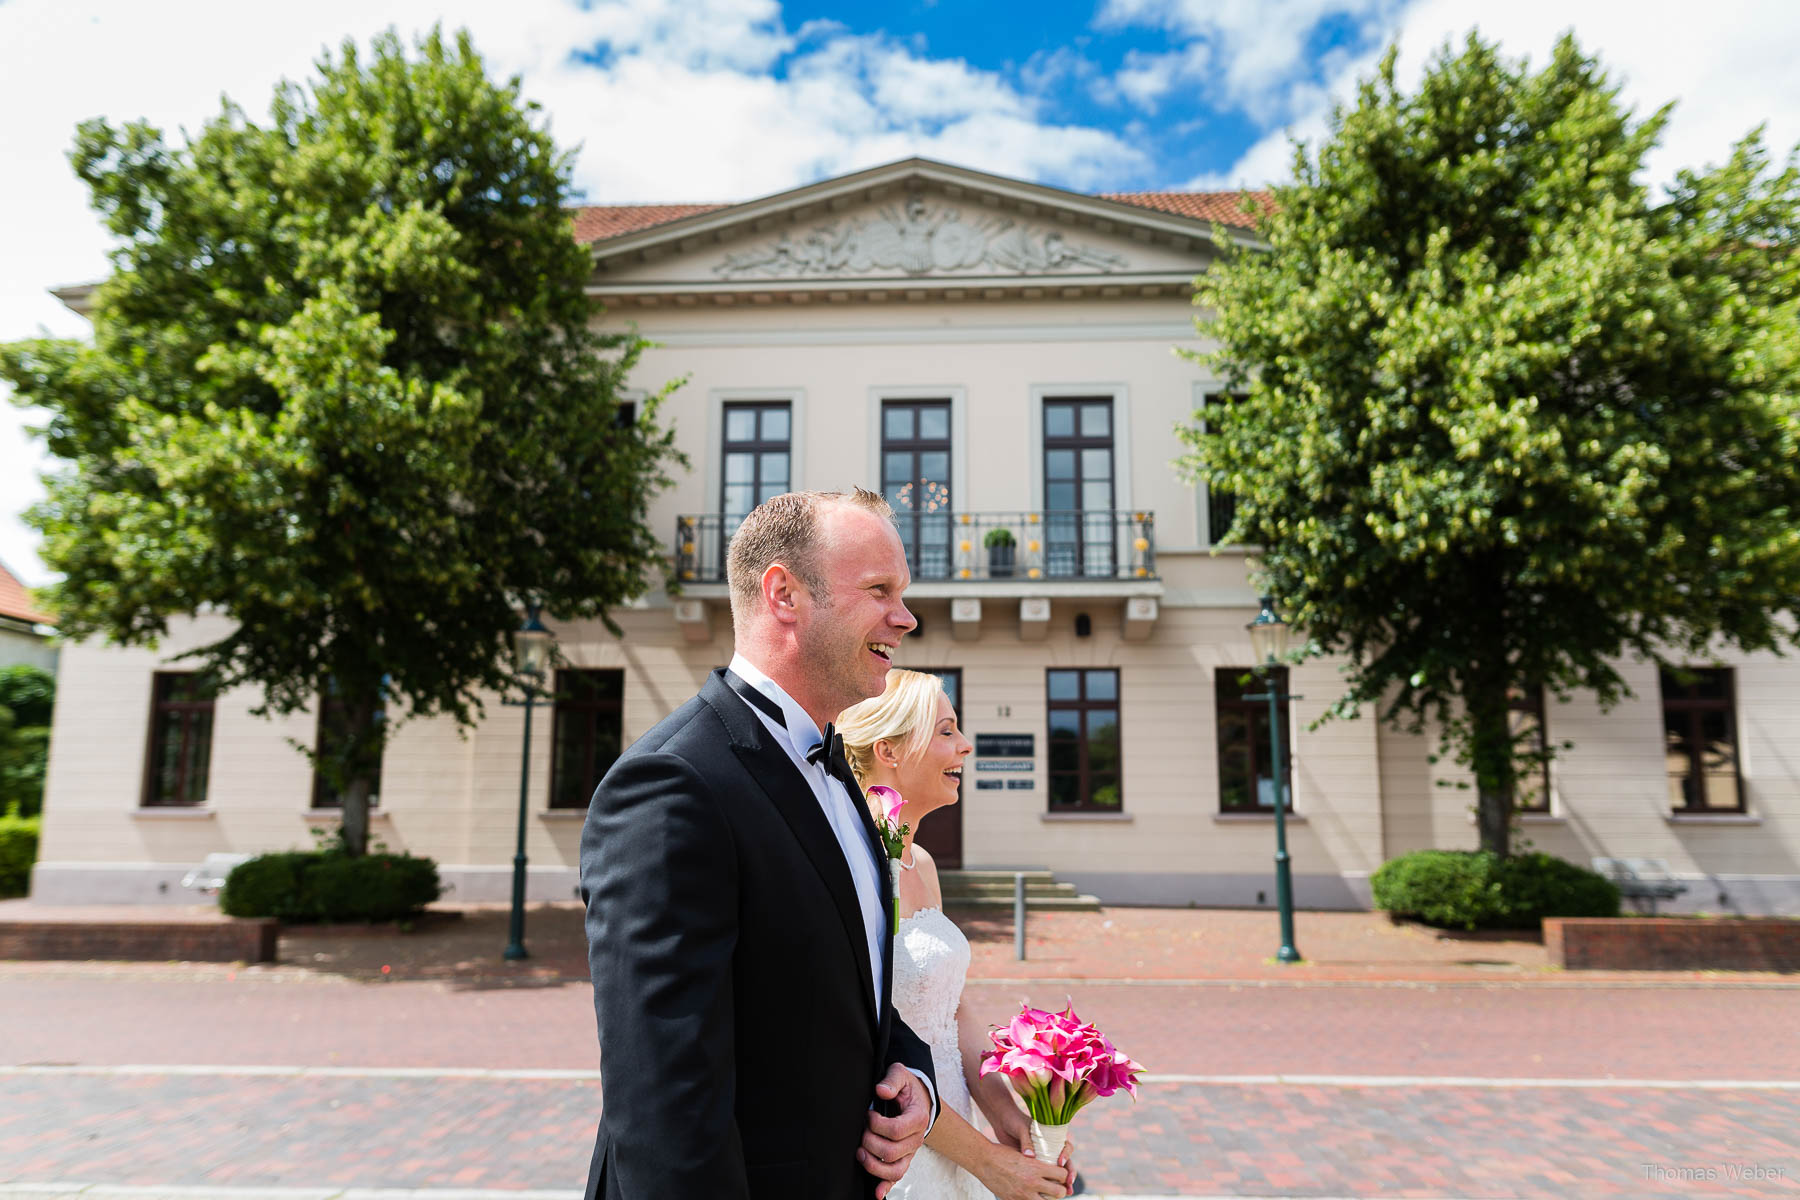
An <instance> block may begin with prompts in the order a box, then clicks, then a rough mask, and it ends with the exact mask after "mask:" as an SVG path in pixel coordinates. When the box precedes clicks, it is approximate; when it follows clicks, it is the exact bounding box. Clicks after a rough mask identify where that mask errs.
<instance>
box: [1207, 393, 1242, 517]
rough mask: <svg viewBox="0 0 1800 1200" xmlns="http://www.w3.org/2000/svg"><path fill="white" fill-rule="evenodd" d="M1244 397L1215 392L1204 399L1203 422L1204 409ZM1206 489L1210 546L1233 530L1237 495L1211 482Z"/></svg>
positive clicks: (1236, 394)
mask: <svg viewBox="0 0 1800 1200" xmlns="http://www.w3.org/2000/svg"><path fill="white" fill-rule="evenodd" d="M1243 399H1244V395H1243V393H1241V392H1213V393H1210V394H1209V395H1207V396H1206V397H1205V398H1204V399H1203V400H1202V401H1201V403H1202V405H1203V409H1202V412H1201V418H1200V419H1201V421H1202V423H1204V422H1205V420H1206V415H1205V411H1204V409H1207V408H1213V407H1215V406H1223V405H1227V404H1238V403H1241V402H1242V401H1243ZM1200 486H1201V487H1202V488H1204V489H1205V490H1206V542H1207V544H1208V545H1210V546H1217V545H1219V544H1220V543H1222V542H1223V541H1224V540H1225V538H1226V536H1227V535H1228V534H1230V532H1231V524H1232V522H1233V521H1235V520H1237V497H1236V496H1234V495H1232V494H1231V493H1230V492H1227V491H1222V490H1220V489H1219V488H1215V487H1213V486H1212V485H1211V484H1201V485H1200Z"/></svg>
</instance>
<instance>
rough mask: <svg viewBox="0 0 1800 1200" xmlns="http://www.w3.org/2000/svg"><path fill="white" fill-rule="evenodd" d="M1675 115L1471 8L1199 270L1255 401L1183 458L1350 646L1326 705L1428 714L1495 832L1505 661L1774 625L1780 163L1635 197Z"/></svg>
mask: <svg viewBox="0 0 1800 1200" xmlns="http://www.w3.org/2000/svg"><path fill="white" fill-rule="evenodd" d="M1667 113H1668V109H1666V108H1665V109H1663V110H1661V111H1658V112H1656V113H1653V114H1651V115H1649V116H1648V117H1645V118H1643V119H1641V120H1640V119H1636V117H1635V116H1634V114H1633V113H1632V112H1630V111H1629V110H1627V109H1625V108H1624V107H1622V106H1621V104H1620V102H1619V99H1618V90H1617V88H1616V87H1615V86H1614V85H1613V84H1612V83H1610V82H1609V81H1608V78H1607V76H1606V75H1605V73H1604V72H1603V70H1602V69H1601V67H1600V66H1599V64H1597V63H1596V61H1595V60H1593V59H1591V58H1588V57H1586V56H1584V55H1583V54H1582V53H1581V51H1580V50H1579V49H1578V47H1577V46H1576V45H1575V43H1574V42H1573V40H1571V39H1568V38H1565V39H1563V40H1562V41H1561V42H1560V43H1559V44H1558V45H1557V47H1556V49H1555V51H1554V53H1553V55H1552V57H1551V60H1550V62H1549V63H1548V65H1546V66H1545V67H1544V69H1543V70H1541V71H1538V72H1536V73H1533V72H1532V71H1530V70H1529V69H1528V66H1527V64H1526V63H1524V62H1522V61H1513V60H1508V59H1505V58H1503V57H1502V56H1500V55H1499V54H1498V53H1497V52H1496V50H1495V48H1494V47H1493V46H1491V45H1489V44H1487V43H1485V42H1483V41H1482V40H1481V39H1480V38H1479V37H1478V36H1476V35H1471V36H1470V37H1469V39H1468V42H1467V45H1466V47H1465V48H1464V49H1463V50H1462V51H1461V52H1460V53H1456V52H1455V51H1454V50H1453V49H1452V48H1450V47H1445V48H1444V49H1443V50H1441V51H1440V52H1439V53H1438V54H1437V55H1435V56H1434V58H1433V59H1432V61H1431V63H1430V64H1429V66H1428V69H1427V71H1426V74H1425V77H1424V79H1423V81H1422V82H1421V83H1420V84H1419V86H1418V89H1417V90H1416V91H1414V92H1412V93H1410V94H1408V93H1404V92H1403V91H1402V90H1401V89H1400V88H1399V87H1398V86H1397V85H1396V83H1395V78H1394V55H1393V53H1392V52H1390V53H1389V54H1388V56H1387V57H1386V59H1385V60H1384V61H1383V62H1382V64H1381V67H1380V69H1379V71H1378V72H1377V74H1376V75H1375V76H1374V77H1373V78H1372V79H1370V80H1368V81H1367V82H1365V83H1364V84H1363V85H1362V86H1361V88H1360V90H1359V92H1358V95H1357V97H1356V101H1355V103H1354V104H1353V105H1351V106H1348V107H1347V108H1341V109H1339V110H1338V111H1337V112H1336V113H1335V114H1334V118H1333V121H1332V123H1331V126H1330V130H1329V133H1328V135H1327V137H1326V138H1325V140H1324V141H1323V143H1322V144H1320V145H1319V146H1318V147H1317V152H1316V154H1309V152H1308V149H1307V148H1306V147H1304V146H1299V147H1296V150H1295V156H1294V178H1293V179H1292V180H1291V181H1289V182H1288V183H1287V184H1286V185H1285V186H1282V187H1278V188H1276V189H1275V194H1274V196H1275V205H1274V208H1273V211H1272V212H1270V213H1269V214H1268V215H1267V216H1266V217H1265V218H1264V219H1263V220H1262V222H1261V235H1262V240H1263V242H1264V243H1265V244H1264V245H1263V246H1261V247H1258V248H1254V249H1241V250H1237V251H1227V252H1226V253H1225V254H1224V256H1223V258H1222V259H1221V261H1220V262H1219V263H1218V264H1217V266H1216V267H1214V268H1213V269H1212V270H1211V271H1210V272H1209V273H1207V274H1206V275H1205V276H1203V277H1201V278H1200V279H1199V280H1198V282H1197V287H1198V289H1199V295H1198V297H1197V299H1196V303H1197V304H1198V305H1200V306H1203V307H1205V308H1207V309H1211V310H1213V311H1214V312H1215V313H1216V320H1213V321H1210V322H1204V321H1203V322H1202V323H1201V325H1200V328H1201V331H1202V333H1203V335H1204V336H1207V337H1210V338H1213V339H1216V341H1217V343H1218V347H1219V348H1218V350H1217V352H1216V354H1215V355H1212V356H1210V361H1211V362H1212V363H1214V364H1215V369H1216V370H1218V371H1219V372H1220V373H1221V374H1222V375H1224V376H1225V377H1226V378H1228V379H1229V380H1230V381H1231V383H1232V386H1234V387H1235V388H1237V389H1241V390H1243V391H1244V392H1245V394H1246V398H1245V399H1244V400H1243V401H1242V402H1241V403H1239V404H1237V405H1224V406H1221V405H1213V406H1209V407H1208V408H1207V409H1206V410H1205V411H1204V414H1203V418H1204V421H1205V427H1204V431H1203V430H1202V429H1201V428H1200V427H1198V426H1195V427H1188V428H1184V429H1183V430H1182V431H1181V432H1182V436H1183V438H1184V439H1185V440H1186V441H1187V442H1188V444H1189V446H1190V447H1191V453H1189V454H1188V455H1186V456H1185V457H1184V458H1183V459H1182V460H1181V461H1180V464H1179V465H1180V466H1181V467H1182V468H1183V469H1184V470H1185V471H1186V472H1187V473H1188V475H1189V476H1190V477H1191V478H1193V479H1195V480H1198V481H1202V482H1204V483H1206V484H1207V485H1209V486H1211V487H1213V488H1215V489H1222V490H1224V491H1226V492H1230V493H1233V494H1235V495H1236V497H1237V510H1236V521H1235V524H1234V525H1233V527H1232V530H1231V534H1230V538H1231V540H1233V541H1236V542H1239V543H1243V544H1249V545H1256V546H1260V547H1262V551H1261V554H1260V560H1259V562H1260V567H1259V572H1260V578H1261V582H1262V583H1263V585H1264V587H1265V588H1266V590H1268V591H1270V592H1272V593H1274V594H1276V595H1278V596H1279V597H1280V599H1281V601H1282V602H1283V603H1284V605H1285V606H1286V607H1287V609H1288V612H1289V614H1290V616H1291V617H1292V618H1293V619H1295V620H1296V622H1297V623H1298V624H1300V625H1302V626H1303V627H1304V628H1305V630H1306V632H1307V634H1308V635H1309V636H1310V639H1311V642H1312V649H1313V650H1314V651H1316V652H1321V653H1329V652H1335V653H1341V654H1343V655H1344V656H1345V657H1346V658H1347V659H1348V660H1349V666H1348V668H1347V670H1346V677H1347V688H1346V692H1345V695H1344V696H1343V697H1342V698H1341V699H1340V700H1339V702H1338V704H1337V706H1336V707H1335V708H1334V710H1333V711H1334V714H1335V715H1340V716H1341V715H1347V714H1350V713H1353V712H1355V711H1357V709H1358V708H1359V706H1360V705H1362V704H1372V705H1375V706H1376V707H1377V708H1378V711H1379V712H1380V715H1381V716H1382V718H1383V719H1384V720H1388V721H1391V722H1394V723H1396V724H1397V725H1400V726H1402V727H1405V728H1410V729H1413V730H1415V731H1416V730H1418V729H1419V728H1421V727H1422V725H1423V723H1424V721H1425V720H1426V719H1430V720H1434V721H1437V722H1439V723H1441V727H1442V730H1443V734H1444V745H1445V747H1446V748H1447V749H1449V750H1451V751H1452V752H1453V753H1454V754H1455V755H1456V757H1457V758H1458V759H1459V760H1460V761H1462V762H1463V763H1464V764H1465V765H1467V766H1469V767H1470V768H1472V771H1473V774H1474V780H1475V787H1476V788H1477V790H1478V795H1479V803H1478V821H1479V826H1480V833H1481V844H1482V846H1483V847H1484V848H1486V849H1491V850H1494V851H1496V852H1498V853H1500V854H1503V855H1504V854H1506V853H1507V852H1508V850H1509V848H1510V847H1509V828H1510V823H1511V810H1512V795H1513V787H1514V781H1515V776H1516V774H1517V770H1518V765H1519V759H1520V756H1519V754H1518V747H1516V746H1515V745H1514V743H1513V739H1512V736H1511V735H1510V733H1509V730H1508V722H1507V700H1508V693H1509V690H1510V689H1514V688H1537V687H1547V688H1548V689H1550V690H1551V691H1552V692H1553V693H1554V694H1556V695H1559V696H1563V695H1566V694H1567V693H1568V692H1569V691H1570V690H1571V689H1576V688H1586V689H1592V690H1593V691H1594V692H1595V693H1597V695H1598V697H1599V699H1600V701H1601V702H1602V703H1603V704H1605V705H1611V704H1613V703H1616V702H1617V701H1618V700H1619V699H1620V698H1622V697H1623V696H1624V695H1626V694H1627V689H1626V687H1625V684H1624V681H1623V679H1622V678H1621V676H1620V674H1619V672H1618V670H1617V669H1616V667H1615V665H1614V664H1615V662H1616V661H1617V660H1618V659H1619V658H1620V657H1621V656H1622V655H1625V654H1628V653H1634V652H1635V653H1638V654H1642V655H1646V656H1650V657H1653V658H1656V659H1658V660H1661V661H1668V660H1670V659H1673V658H1676V657H1679V656H1689V655H1692V656H1705V655H1707V654H1709V653H1710V652H1711V650H1712V648H1713V647H1714V646H1715V645H1717V644H1718V640H1719V639H1722V640H1723V641H1725V642H1729V643H1733V644H1735V645H1737V646H1739V647H1742V648H1744V649H1759V648H1773V649H1780V648H1781V647H1782V646H1783V645H1784V644H1788V643H1792V642H1793V641H1794V629H1795V626H1794V623H1793V617H1794V614H1795V606H1796V597H1797V596H1800V444H1797V442H1800V404H1797V403H1796V395H1797V393H1800V322H1797V320H1796V318H1797V316H1800V305H1797V302H1796V296H1797V295H1800V257H1797V256H1796V254H1795V253H1794V251H1793V247H1794V246H1795V245H1796V234H1797V233H1800V174H1797V173H1796V171H1795V169H1794V167H1793V166H1792V164H1791V162H1790V165H1789V166H1788V168H1787V169H1786V170H1783V171H1779V172H1775V171H1771V170H1770V169H1769V166H1768V162H1767V155H1766V154H1765V152H1764V150H1763V148H1762V145H1761V141H1760V137H1759V134H1757V133H1753V134H1751V135H1750V136H1749V137H1747V138H1746V139H1745V140H1744V141H1743V142H1741V143H1740V144H1738V145H1737V146H1736V147H1735V148H1734V149H1733V150H1732V152H1731V154H1730V156H1729V158H1728V160H1727V161H1726V162H1725V163H1724V165H1723V166H1720V167H1717V168H1714V169H1708V170H1706V171H1703V172H1698V173H1690V172H1684V173H1682V174H1681V175H1680V176H1679V177H1678V178H1677V180H1676V181H1675V182H1674V183H1673V184H1672V185H1671V186H1670V187H1669V188H1668V190H1667V193H1666V195H1663V196H1660V197H1656V198H1653V197H1652V196H1651V194H1650V193H1649V192H1648V191H1647V189H1646V187H1645V185H1644V184H1643V183H1642V182H1640V179H1641V175H1642V167H1643V163H1644V156H1645V154H1646V152H1647V151H1649V150H1650V149H1651V148H1652V147H1653V146H1654V145H1655V144H1656V141H1657V138H1658V136H1659V133H1660V131H1661V130H1662V128H1663V125H1664V122H1665V120H1666V117H1667ZM1201 357H1202V358H1203V359H1204V358H1205V357H1206V356H1201Z"/></svg>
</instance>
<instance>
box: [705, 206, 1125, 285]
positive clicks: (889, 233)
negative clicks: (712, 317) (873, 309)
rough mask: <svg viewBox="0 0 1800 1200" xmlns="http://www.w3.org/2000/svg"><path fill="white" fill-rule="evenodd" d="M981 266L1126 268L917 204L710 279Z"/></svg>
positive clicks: (1099, 254) (1074, 247) (1034, 235)
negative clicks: (985, 264)
mask: <svg viewBox="0 0 1800 1200" xmlns="http://www.w3.org/2000/svg"><path fill="white" fill-rule="evenodd" d="M984 262H985V263H987V264H988V265H990V266H993V267H996V268H998V269H1000V270H1002V271H1017V272H1018V273H1019V274H1021V275H1024V274H1041V273H1045V272H1050V271H1062V270H1071V269H1074V268H1078V267H1085V268H1087V269H1089V270H1094V271H1102V272H1105V271H1114V270H1117V269H1119V268H1120V267H1123V266H1124V265H1125V259H1124V257H1123V256H1122V255H1118V254H1112V253H1110V252H1108V251H1105V250H1100V249H1097V248H1095V247H1092V246H1085V245H1081V244H1079V243H1070V242H1068V241H1067V240H1065V239H1064V237H1063V235H1062V234H1061V233H1059V232H1057V231H1056V230H1054V229H1051V230H1032V229H1028V228H1026V227H1025V226H1023V225H1018V224H1016V223H1014V222H1013V221H1011V220H1008V219H1007V218H1005V217H998V216H988V217H980V218H975V219H967V218H964V217H963V216H962V214H961V213H960V212H959V211H958V210H956V209H954V208H940V209H937V210H936V211H933V210H932V209H931V208H930V206H928V205H927V204H926V203H925V201H924V200H922V199H919V198H918V197H914V198H912V199H910V200H908V201H907V202H906V203H905V204H904V205H903V206H900V207H889V208H885V209H883V210H881V213H880V214H879V216H877V217H875V218H873V219H871V220H866V221H846V222H842V223H832V224H826V225H816V226H814V227H813V228H812V229H810V230H807V231H806V232H805V233H798V234H789V233H784V234H782V235H781V236H780V237H778V238H776V239H775V240H774V241H773V242H769V243H767V244H765V245H762V246H758V247H757V248H755V249H753V250H745V251H742V252H740V253H737V254H728V255H726V256H725V257H724V258H723V259H721V260H720V261H719V262H718V264H717V265H715V266H714V267H713V272H714V273H715V274H718V275H722V276H725V277H726V278H733V277H743V276H753V275H763V276H772V277H792V276H796V275H841V274H852V275H854V274H863V273H866V272H869V271H902V272H904V273H906V274H908V275H925V274H929V273H931V272H934V271H965V270H969V269H971V268H974V267H978V266H980V265H982V264H983V263H984Z"/></svg>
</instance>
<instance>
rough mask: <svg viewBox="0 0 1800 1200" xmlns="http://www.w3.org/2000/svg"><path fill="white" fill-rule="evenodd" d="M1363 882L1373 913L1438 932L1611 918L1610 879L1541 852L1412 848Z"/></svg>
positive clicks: (1614, 894)
mask: <svg viewBox="0 0 1800 1200" xmlns="http://www.w3.org/2000/svg"><path fill="white" fill-rule="evenodd" d="M1369 883H1370V887H1371V889H1372V891H1373V893H1374V900H1375V907H1376V908H1379V909H1385V910H1386V911H1388V912H1390V913H1393V914H1394V915H1395V916H1405V917H1416V918H1417V919H1419V920H1421V921H1423V922H1425V923H1426V924H1428V925H1438V926H1442V927H1444V928H1460V929H1536V928H1538V927H1539V926H1540V925H1541V924H1542V922H1543V920H1544V918H1545V917H1616V916H1618V915H1619V889H1618V887H1617V886H1616V885H1614V884H1613V882H1612V881H1611V880H1610V879H1607V878H1606V877H1604V876H1602V875H1597V874H1595V873H1594V872H1593V871H1590V870H1588V869H1587V868H1586V867H1580V866H1576V865H1575V864H1574V863H1571V862H1565V861H1564V860H1562V859H1560V858H1555V857H1552V856H1551V855H1548V854H1542V853H1537V854H1521V855H1518V856H1515V857H1512V858H1501V857H1499V856H1498V855H1496V854H1494V853H1492V852H1491V851H1487V850H1476V851H1470V850H1415V851H1414V852H1413V853H1411V854H1402V855H1401V856H1400V857H1399V858H1395V859H1390V860H1389V861H1387V862H1385V863H1383V864H1381V867H1380V869H1379V870H1377V871H1376V872H1375V874H1374V875H1373V876H1371V877H1370V879H1369Z"/></svg>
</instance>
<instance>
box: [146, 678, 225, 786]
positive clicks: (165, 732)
mask: <svg viewBox="0 0 1800 1200" xmlns="http://www.w3.org/2000/svg"><path fill="white" fill-rule="evenodd" d="M212 726H213V688H212V685H211V683H210V682H209V681H208V680H207V679H206V678H205V677H204V676H202V675H199V674H196V673H195V672H192V671H158V672H157V673H156V675H155V677H154V679H153V681H152V683H151V688H150V747H149V754H148V757H147V759H146V762H145V764H144V802H143V804H144V807H145V808H181V807H193V806H196V805H200V804H205V803H206V772H207V767H208V765H209V764H210V762H211V759H212Z"/></svg>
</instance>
